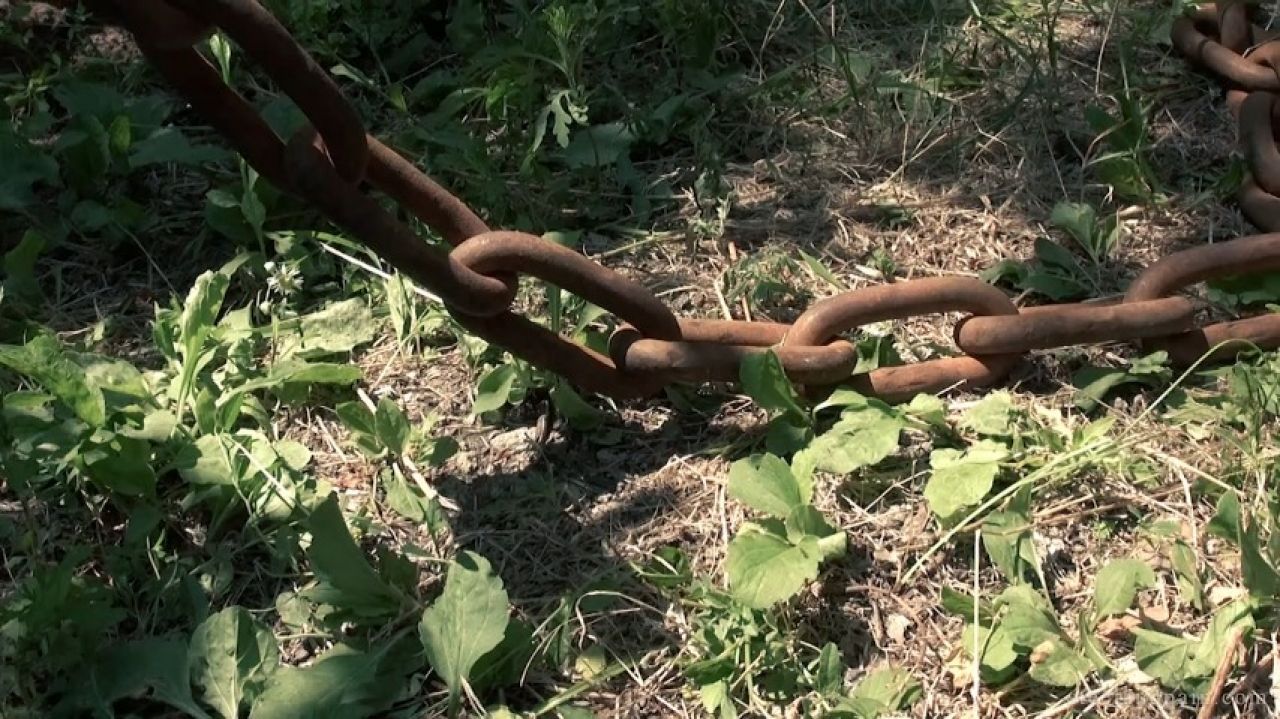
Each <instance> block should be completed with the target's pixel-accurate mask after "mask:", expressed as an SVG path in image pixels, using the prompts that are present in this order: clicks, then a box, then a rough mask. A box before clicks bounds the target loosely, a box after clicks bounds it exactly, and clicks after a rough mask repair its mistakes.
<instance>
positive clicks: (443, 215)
mask: <svg viewBox="0 0 1280 719" xmlns="http://www.w3.org/2000/svg"><path fill="white" fill-rule="evenodd" d="M366 179H368V180H369V184H371V185H373V186H374V187H376V188H378V189H379V190H381V191H383V192H385V193H387V195H388V196H390V197H391V199H393V200H395V201H396V202H397V203H399V204H400V206H402V207H404V208H406V209H408V210H409V211H410V212H412V213H413V214H414V216H415V217H417V218H418V219H419V220H422V222H423V223H425V224H426V225H427V226H428V227H430V228H431V229H433V230H435V231H436V232H438V233H440V236H441V237H443V238H444V240H445V241H446V242H448V243H449V244H451V245H454V246H457V245H460V244H462V243H463V242H464V241H466V240H467V239H469V238H471V237H475V236H476V235H480V234H483V233H485V232H488V231H489V226H488V225H486V224H485V223H484V220H481V219H480V217H479V216H478V215H476V213H475V212H473V211H472V210H471V208H470V207H468V206H467V204H466V203H465V202H463V201H462V200H460V199H458V198H457V196H455V195H454V194H453V193H451V192H449V191H448V190H446V189H444V188H443V187H441V186H440V185H439V184H437V183H436V181H435V180H432V179H431V178H430V177H427V176H426V175H425V174H423V172H422V171H421V170H419V169H418V168H416V167H414V166H413V163H411V162H409V161H408V160H406V159H404V158H403V157H401V155H400V153H398V152H396V151H395V150H393V149H391V148H390V147H387V146H386V145H384V144H382V143H381V142H379V141H378V139H377V138H375V137H373V136H372V135H370V136H369V170H368V177H367V178H366Z"/></svg>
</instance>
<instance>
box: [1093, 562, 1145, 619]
mask: <svg viewBox="0 0 1280 719" xmlns="http://www.w3.org/2000/svg"><path fill="white" fill-rule="evenodd" d="M1155 585H1156V574H1155V572H1154V571H1152V569H1151V567H1150V566H1148V565H1147V563H1146V562H1143V561H1140V560H1137V559H1116V560H1113V561H1112V562H1110V563H1109V564H1107V566H1105V567H1103V568H1102V570H1101V571H1099V572H1098V577H1097V579H1096V580H1095V583H1094V592H1093V606H1094V610H1095V611H1097V613H1098V615H1099V616H1103V617H1105V616H1109V615H1112V614H1119V613H1121V612H1123V611H1125V610H1127V609H1128V608H1129V607H1130V606H1131V605H1132V604H1133V598H1134V597H1135V596H1136V595H1137V593H1138V590H1139V589H1147V588H1150V587H1154V586H1155Z"/></svg>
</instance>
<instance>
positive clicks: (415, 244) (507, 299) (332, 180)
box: [286, 128, 516, 316]
mask: <svg viewBox="0 0 1280 719" xmlns="http://www.w3.org/2000/svg"><path fill="white" fill-rule="evenodd" d="M286 158H287V162H286V167H287V169H288V171H289V180H290V186H291V187H293V188H294V189H295V190H296V191H297V192H298V193H299V194H301V195H302V196H303V197H304V198H305V199H306V200H307V201H308V202H310V203H311V204H312V205H314V206H315V207H316V208H318V209H320V210H321V211H322V212H323V213H324V214H325V216H326V217H328V218H329V220H331V221H332V222H333V223H334V224H336V225H338V226H339V227H342V228H343V229H345V230H346V231H347V232H350V233H351V234H352V236H354V237H355V238H356V239H358V240H359V241H360V242H363V243H364V244H365V245H367V246H368V247H369V248H370V249H372V250H373V251H374V252H376V253H377V254H378V255H379V256H380V257H382V258H383V259H384V260H386V261H387V262H389V263H391V264H392V265H394V266H395V267H397V268H398V269H399V270H400V271H402V272H404V273H405V274H406V275H408V276H409V277H410V278H411V279H413V281H414V282H417V283H418V284H420V285H422V286H423V287H425V288H427V289H429V290H431V291H432V292H434V293H436V294H437V295H439V296H440V297H441V298H442V299H443V300H444V301H445V303H446V304H448V305H449V306H450V307H453V308H455V309H457V310H458V311H461V312H465V313H467V314H471V315H490V316H492V315H496V314H498V313H500V312H502V311H503V310H504V309H506V308H507V307H510V306H511V302H512V301H513V300H514V299H515V294H516V286H515V281H514V279H511V280H509V281H503V280H502V279H499V278H494V277H489V276H486V275H483V274H480V273H478V272H475V271H473V270H472V269H470V268H469V267H467V266H466V265H465V264H463V263H462V262H460V261H458V260H457V259H456V258H454V257H453V256H452V255H451V254H446V253H445V252H444V251H443V250H441V249H439V248H436V247H433V246H432V245H429V244H427V243H426V242H424V241H423V240H422V239H421V238H419V237H418V236H417V235H416V234H414V232H413V230H411V229H409V228H408V227H406V226H405V225H404V223H402V222H400V221H399V220H397V219H396V218H395V217H392V216H391V214H390V213H388V212H387V211H386V210H384V209H382V207H381V206H380V205H379V204H378V202H377V201H376V200H374V199H373V198H371V197H368V196H367V195H364V194H362V193H360V192H359V191H358V190H357V189H356V188H355V187H354V186H353V185H350V184H348V183H347V182H345V181H344V180H343V179H342V178H341V177H339V176H338V173H337V170H335V169H334V167H333V165H331V164H330V163H329V160H328V159H327V158H326V157H324V156H323V155H322V154H320V152H319V151H318V150H317V149H316V148H315V146H314V144H313V135H312V134H311V133H310V132H307V131H306V128H304V129H303V131H300V132H299V133H298V134H297V135H295V136H294V138H293V139H291V140H290V141H289V144H288V147H287V149H286Z"/></svg>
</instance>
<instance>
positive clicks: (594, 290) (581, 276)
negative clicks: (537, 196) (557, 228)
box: [449, 232, 680, 340]
mask: <svg viewBox="0 0 1280 719" xmlns="http://www.w3.org/2000/svg"><path fill="white" fill-rule="evenodd" d="M449 257H450V259H452V260H456V261H457V262H459V263H461V264H462V265H463V266H465V267H469V268H471V269H472V270H474V271H476V272H479V273H480V274H483V275H493V274H495V273H510V274H511V275H515V274H517V273H519V274H522V275H529V276H532V277H537V278H538V279H541V280H546V281H547V282H550V283H551V284H553V285H555V286H557V287H560V288H562V289H566V290H569V291H570V292H572V293H573V294H575V295H577V296H579V297H582V298H583V299H585V300H587V301H589V302H592V303H595V304H597V305H599V306H601V307H603V308H605V309H607V310H609V311H610V312H613V313H614V314H615V315H617V316H618V317H621V318H622V319H624V320H626V321H627V322H629V323H631V324H632V325H633V326H634V327H635V328H636V329H638V330H639V331H640V332H642V333H643V334H644V335H645V336H646V337H653V338H656V339H666V340H674V339H679V338H680V323H679V321H678V320H676V316H675V315H673V314H671V310H670V309H668V308H667V306H666V305H664V304H662V301H661V300H659V299H658V298H657V297H655V296H654V295H653V293H651V292H649V290H647V289H645V287H644V285H641V284H640V283H638V282H634V281H632V280H630V279H627V278H626V277H623V276H622V275H620V274H618V273H617V272H614V271H613V270H611V269H609V268H607V267H605V266H603V265H600V264H598V263H596V262H592V261H591V260H590V259H588V258H587V257H585V256H583V255H581V254H579V253H577V252H574V251H573V250H571V249H569V248H567V247H564V246H562V245H557V244H556V243H554V242H551V241H549V240H544V239H542V238H541V237H535V236H533V235H527V234H524V233H522V232H487V233H485V234H483V235H477V236H475V237H472V238H471V239H469V240H467V241H466V242H464V243H462V245H461V246H459V247H458V248H457V249H456V250H454V251H453V252H452V253H450V255H449ZM464 311H465V310H464ZM469 314H478V315H493V314H497V313H492V312H469Z"/></svg>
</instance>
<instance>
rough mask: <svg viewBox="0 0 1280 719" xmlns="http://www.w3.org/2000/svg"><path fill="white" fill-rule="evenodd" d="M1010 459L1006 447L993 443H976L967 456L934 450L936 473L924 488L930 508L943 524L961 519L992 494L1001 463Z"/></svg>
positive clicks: (960, 453) (933, 459) (933, 465)
mask: <svg viewBox="0 0 1280 719" xmlns="http://www.w3.org/2000/svg"><path fill="white" fill-rule="evenodd" d="M1008 455H1009V450H1008V449H1007V448H1006V447H1005V446H1004V445H1002V444H1000V443H998V442H993V441H991V440H983V441H981V442H977V443H975V444H974V445H973V446H971V447H969V449H968V450H966V451H964V452H961V451H959V450H955V449H935V450H934V451H933V453H932V454H931V455H930V457H929V462H930V465H931V466H932V467H933V473H932V475H930V477H929V481H928V483H927V484H926V485H925V488H924V496H925V500H926V501H927V502H928V503H929V508H930V509H932V510H933V512H934V514H936V515H938V518H939V519H941V520H942V521H943V522H952V521H955V520H957V519H959V518H960V517H959V515H960V514H961V513H962V512H963V511H964V510H966V509H968V508H970V507H973V506H975V505H977V504H978V503H979V502H981V501H982V500H983V499H984V498H985V497H986V496H987V493H988V492H990V491H991V487H992V485H993V484H994V483H995V479H996V474H997V473H999V471H1000V462H1001V461H1003V460H1004V459H1005V458H1007V457H1008Z"/></svg>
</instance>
